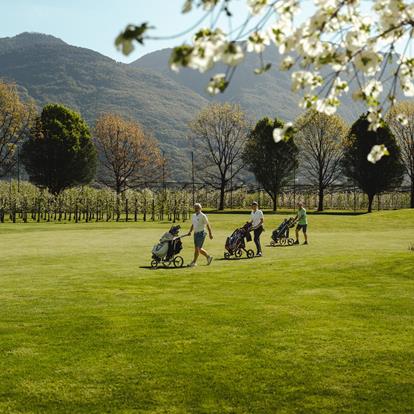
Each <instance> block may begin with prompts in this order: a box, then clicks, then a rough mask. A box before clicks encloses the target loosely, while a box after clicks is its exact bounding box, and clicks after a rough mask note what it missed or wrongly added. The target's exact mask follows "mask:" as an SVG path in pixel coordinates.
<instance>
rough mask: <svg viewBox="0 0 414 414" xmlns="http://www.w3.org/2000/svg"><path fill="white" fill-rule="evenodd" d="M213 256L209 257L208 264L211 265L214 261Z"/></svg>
mask: <svg viewBox="0 0 414 414" xmlns="http://www.w3.org/2000/svg"><path fill="white" fill-rule="evenodd" d="M213 259H214V258H213V256H208V257H207V266H209V265H211V262H212V261H213Z"/></svg>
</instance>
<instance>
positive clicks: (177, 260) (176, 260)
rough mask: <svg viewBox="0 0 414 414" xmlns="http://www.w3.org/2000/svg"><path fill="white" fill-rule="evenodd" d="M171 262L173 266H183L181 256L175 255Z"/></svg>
mask: <svg viewBox="0 0 414 414" xmlns="http://www.w3.org/2000/svg"><path fill="white" fill-rule="evenodd" d="M173 263H174V267H183V264H184V259H183V258H182V257H181V256H175V257H174V260H173Z"/></svg>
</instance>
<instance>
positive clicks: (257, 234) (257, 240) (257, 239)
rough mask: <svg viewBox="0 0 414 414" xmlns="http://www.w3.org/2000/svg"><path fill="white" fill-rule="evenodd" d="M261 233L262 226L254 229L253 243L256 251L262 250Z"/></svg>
mask: <svg viewBox="0 0 414 414" xmlns="http://www.w3.org/2000/svg"><path fill="white" fill-rule="evenodd" d="M262 233H263V226H260V227H258V228H257V229H254V243H255V245H256V249H257V253H261V252H262V246H261V245H260V235H261V234H262Z"/></svg>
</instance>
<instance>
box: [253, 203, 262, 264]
mask: <svg viewBox="0 0 414 414" xmlns="http://www.w3.org/2000/svg"><path fill="white" fill-rule="evenodd" d="M250 217H251V219H250V223H251V224H252V226H253V232H254V243H255V244H256V249H257V253H256V256H258V257H261V256H262V246H261V244H260V235H261V234H262V232H263V221H264V220H263V219H264V216H263V211H262V210H259V204H258V203H257V201H253V203H252V212H251V213H250Z"/></svg>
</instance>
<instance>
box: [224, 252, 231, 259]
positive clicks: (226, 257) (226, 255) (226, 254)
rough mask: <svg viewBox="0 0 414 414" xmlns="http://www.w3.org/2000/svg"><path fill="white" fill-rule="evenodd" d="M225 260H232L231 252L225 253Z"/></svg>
mask: <svg viewBox="0 0 414 414" xmlns="http://www.w3.org/2000/svg"><path fill="white" fill-rule="evenodd" d="M224 258H225V259H226V260H228V259H230V253H229V252H225V253H224Z"/></svg>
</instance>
